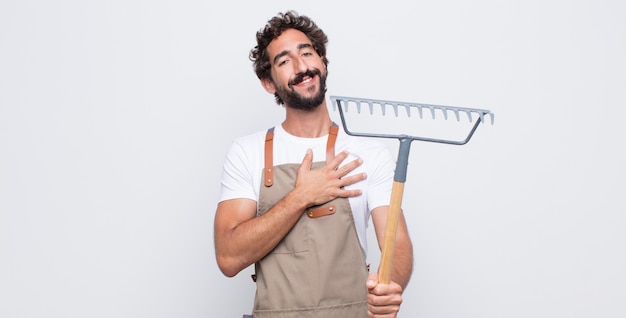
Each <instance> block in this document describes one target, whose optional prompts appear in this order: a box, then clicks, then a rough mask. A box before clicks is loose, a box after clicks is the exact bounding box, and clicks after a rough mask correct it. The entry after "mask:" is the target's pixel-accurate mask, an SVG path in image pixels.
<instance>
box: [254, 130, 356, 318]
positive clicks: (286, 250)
mask: <svg viewBox="0 0 626 318" xmlns="http://www.w3.org/2000/svg"><path fill="white" fill-rule="evenodd" d="M337 130H338V129H337V126H336V125H333V127H332V128H331V132H330V133H329V135H328V136H329V137H328V141H327V145H326V150H327V161H328V160H329V159H331V158H332V157H334V151H335V150H334V148H335V140H336V138H337ZM273 134H274V132H273V128H271V129H269V130H268V133H267V138H266V141H265V169H264V173H263V182H262V183H263V184H262V185H261V190H260V195H259V214H263V213H265V212H267V211H268V210H269V209H270V208H271V207H272V206H274V204H276V202H278V201H279V200H280V199H282V198H283V197H284V196H285V195H286V194H287V193H288V192H289V191H291V190H292V189H293V188H294V186H295V180H296V175H297V170H298V167H299V166H300V164H283V165H279V166H275V167H274V166H273V164H272V157H273V154H272V152H273V148H272V147H273ZM324 165H325V162H315V163H313V168H312V169H319V168H320V167H323V166H324ZM255 269H256V284H257V291H256V296H255V300H254V317H255V318H267V317H272V318H292V317H298V318H302V317H311V318H313V317H324V318H346V317H348V318H351V317H367V301H366V297H367V290H366V287H365V281H366V280H367V266H366V263H365V259H364V256H363V253H362V252H361V245H360V243H359V239H358V236H357V233H356V229H355V226H354V220H353V216H352V210H351V208H350V203H349V202H348V199H347V198H337V199H335V200H332V201H330V202H327V203H325V204H322V205H320V206H315V207H311V208H309V209H307V210H306V211H305V212H304V213H303V214H302V216H301V217H300V219H299V220H298V222H297V223H296V224H295V225H294V227H293V228H292V229H291V231H290V232H289V233H288V234H287V235H286V236H285V237H284V238H283V240H282V241H281V242H280V243H279V244H278V245H277V246H276V247H275V248H274V250H272V251H271V252H270V253H269V254H268V255H266V256H265V257H264V258H263V259H261V260H260V261H258V262H257V263H256V264H255Z"/></svg>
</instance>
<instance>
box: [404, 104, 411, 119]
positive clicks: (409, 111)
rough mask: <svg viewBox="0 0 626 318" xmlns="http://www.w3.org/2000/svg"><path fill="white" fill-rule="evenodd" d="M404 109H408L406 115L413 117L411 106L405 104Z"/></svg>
mask: <svg viewBox="0 0 626 318" xmlns="http://www.w3.org/2000/svg"><path fill="white" fill-rule="evenodd" d="M404 109H405V110H406V116H407V117H411V107H409V106H407V105H404Z"/></svg>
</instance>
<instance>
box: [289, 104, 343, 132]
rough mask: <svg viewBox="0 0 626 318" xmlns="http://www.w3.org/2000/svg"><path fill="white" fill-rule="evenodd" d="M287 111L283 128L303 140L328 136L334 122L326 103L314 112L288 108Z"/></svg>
mask: <svg viewBox="0 0 626 318" xmlns="http://www.w3.org/2000/svg"><path fill="white" fill-rule="evenodd" d="M286 111H287V113H286V117H285V121H283V123H282V126H283V129H285V131H286V132H288V133H289V134H291V135H294V136H297V137H303V138H317V137H321V136H325V135H327V134H328V131H329V129H330V125H331V124H332V121H331V120H330V115H329V114H328V108H326V101H324V102H323V103H322V104H321V105H319V106H318V107H317V108H316V109H315V110H313V111H303V110H297V109H292V108H289V107H286Z"/></svg>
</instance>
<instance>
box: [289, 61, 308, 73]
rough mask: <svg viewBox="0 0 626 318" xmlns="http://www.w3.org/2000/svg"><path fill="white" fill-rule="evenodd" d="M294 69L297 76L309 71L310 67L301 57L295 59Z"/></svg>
mask: <svg viewBox="0 0 626 318" xmlns="http://www.w3.org/2000/svg"><path fill="white" fill-rule="evenodd" d="M293 67H294V71H295V73H296V74H299V73H304V72H306V71H307V70H308V69H309V65H308V64H307V63H306V61H305V60H304V59H302V58H300V57H298V58H296V59H294V63H293Z"/></svg>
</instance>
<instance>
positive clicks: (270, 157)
mask: <svg viewBox="0 0 626 318" xmlns="http://www.w3.org/2000/svg"><path fill="white" fill-rule="evenodd" d="M338 132H339V126H337V124H336V123H334V122H333V124H332V125H331V126H330V129H329V131H328V139H327V140H326V163H328V162H330V161H331V160H332V159H333V158H335V142H336V141H337V133H338ZM263 172H264V175H263V177H264V179H265V180H264V181H263V183H264V184H265V186H266V187H271V186H272V185H273V184H274V127H272V128H270V129H268V130H267V133H266V134H265V166H264V169H263Z"/></svg>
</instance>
